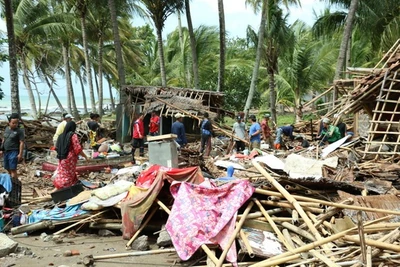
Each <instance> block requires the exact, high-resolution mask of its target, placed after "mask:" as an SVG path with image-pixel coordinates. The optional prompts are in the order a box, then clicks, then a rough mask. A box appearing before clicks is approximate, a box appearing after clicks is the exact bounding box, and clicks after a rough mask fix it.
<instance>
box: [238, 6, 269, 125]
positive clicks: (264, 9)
mask: <svg viewBox="0 0 400 267" xmlns="http://www.w3.org/2000/svg"><path fill="white" fill-rule="evenodd" d="M267 8H268V0H263V1H262V11H261V23H260V28H259V30H258V43H257V52H256V60H255V64H254V68H253V74H252V76H251V83H250V89H249V94H248V96H247V100H246V105H245V107H244V117H245V118H247V115H248V113H249V110H250V107H251V102H252V101H253V96H254V92H255V90H256V83H257V79H258V69H259V67H260V61H261V54H262V51H263V43H264V34H265V25H266V20H267Z"/></svg>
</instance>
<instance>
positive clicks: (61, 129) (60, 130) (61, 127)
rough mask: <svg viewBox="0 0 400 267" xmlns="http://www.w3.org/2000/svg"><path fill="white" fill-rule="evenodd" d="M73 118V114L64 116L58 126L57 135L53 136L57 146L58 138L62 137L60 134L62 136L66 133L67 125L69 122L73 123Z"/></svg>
mask: <svg viewBox="0 0 400 267" xmlns="http://www.w3.org/2000/svg"><path fill="white" fill-rule="evenodd" d="M73 118H74V117H72V115H71V114H68V113H63V114H62V121H61V122H60V124H58V126H57V130H56V133H55V134H54V136H53V143H54V145H57V144H56V143H57V139H58V136H60V134H62V133H63V132H64V129H65V125H66V124H67V122H69V121H71V120H72V119H73Z"/></svg>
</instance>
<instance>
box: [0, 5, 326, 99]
mask: <svg viewBox="0 0 400 267" xmlns="http://www.w3.org/2000/svg"><path fill="white" fill-rule="evenodd" d="M190 4H191V8H190V9H191V15H192V22H193V26H194V27H195V28H197V27H199V26H200V25H206V26H216V27H218V6H217V1H216V0H192V1H191V2H190ZM324 8H325V5H324V3H323V2H321V1H320V0H301V7H293V6H291V7H290V9H289V13H290V15H289V23H290V24H292V23H293V22H294V21H295V20H297V19H300V20H303V21H304V22H306V23H307V24H308V25H310V26H311V25H312V24H313V22H314V21H315V16H314V12H315V13H316V14H320V13H322V10H323V9H324ZM224 10H225V25H226V31H227V34H228V37H245V35H246V28H247V26H248V25H250V26H252V27H253V28H254V29H255V30H258V27H259V24H260V16H261V14H254V12H253V10H252V9H251V7H246V4H245V0H225V1H224ZM145 23H146V21H144V20H142V19H134V20H133V25H134V26H141V25H143V24H145ZM147 23H148V22H147ZM177 25H178V18H177V16H176V15H171V16H170V17H168V19H167V21H166V24H165V28H164V30H163V33H164V35H167V34H168V33H170V32H172V31H174V30H175V29H176V27H177ZM182 26H187V23H186V16H184V15H183V16H182ZM0 30H2V31H6V26H5V22H4V21H3V20H2V21H0ZM0 71H1V76H3V77H4V82H3V83H1V88H2V90H3V92H4V93H5V94H6V95H9V94H10V72H9V65H8V62H5V63H3V65H2V66H0ZM59 84H60V85H59V86H58V88H57V87H55V88H54V89H55V90H56V91H57V94H60V95H63V96H65V95H66V86H65V82H64V81H59ZM19 86H20V95H21V98H22V97H26V96H27V92H26V90H25V86H24V85H23V83H22V79H20V82H19ZM38 86H39V87H42V88H43V89H42V90H43V91H46V92H47V91H48V90H47V89H46V86H45V85H44V84H43V85H40V84H39V85H38ZM75 88H76V89H77V90H75V91H77V96H80V86H79V85H78V84H76V85H75ZM104 88H108V84H105V85H104ZM78 89H79V90H78ZM104 93H105V96H104V97H109V94H108V90H105V92H104Z"/></svg>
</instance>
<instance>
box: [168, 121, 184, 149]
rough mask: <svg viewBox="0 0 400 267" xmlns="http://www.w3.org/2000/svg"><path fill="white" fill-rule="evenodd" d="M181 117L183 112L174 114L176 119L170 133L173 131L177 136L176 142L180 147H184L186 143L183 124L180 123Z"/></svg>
mask: <svg viewBox="0 0 400 267" xmlns="http://www.w3.org/2000/svg"><path fill="white" fill-rule="evenodd" d="M183 117H185V116H184V115H183V114H181V113H176V114H175V118H176V121H175V122H174V123H173V124H172V126H171V133H173V134H175V135H176V136H177V137H176V142H177V143H178V144H179V145H180V146H181V147H184V146H186V144H187V140H186V132H185V125H183V123H182V121H183Z"/></svg>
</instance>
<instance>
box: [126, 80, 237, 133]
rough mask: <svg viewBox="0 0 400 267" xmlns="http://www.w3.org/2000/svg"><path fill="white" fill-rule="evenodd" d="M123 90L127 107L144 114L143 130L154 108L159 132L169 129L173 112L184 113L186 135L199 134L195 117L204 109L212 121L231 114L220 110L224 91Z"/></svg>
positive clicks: (143, 88)
mask: <svg viewBox="0 0 400 267" xmlns="http://www.w3.org/2000/svg"><path fill="white" fill-rule="evenodd" d="M125 92H126V94H127V95H128V98H127V99H128V100H127V101H128V102H127V103H126V106H129V107H131V108H132V109H133V110H134V111H135V113H139V112H143V113H145V115H146V116H145V118H144V125H145V132H147V131H148V129H147V128H146V127H147V125H148V124H149V123H148V122H149V121H150V113H151V112H153V111H155V112H157V113H158V114H159V116H160V134H165V133H170V132H171V125H172V123H173V122H174V117H173V116H174V115H175V114H176V113H184V114H185V115H186V117H185V118H184V120H183V123H184V125H185V128H186V132H187V133H189V134H191V133H192V134H197V133H199V129H198V121H197V120H196V117H197V118H199V117H201V115H202V114H203V113H204V112H208V114H209V116H210V118H211V119H213V120H215V119H216V118H217V117H219V116H222V115H232V114H231V113H230V112H228V111H226V110H223V109H222V106H223V104H224V94H223V93H221V92H215V91H206V90H196V89H189V88H177V87H158V86H127V87H126V88H125ZM131 114H133V113H131ZM131 121H132V120H131Z"/></svg>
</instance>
